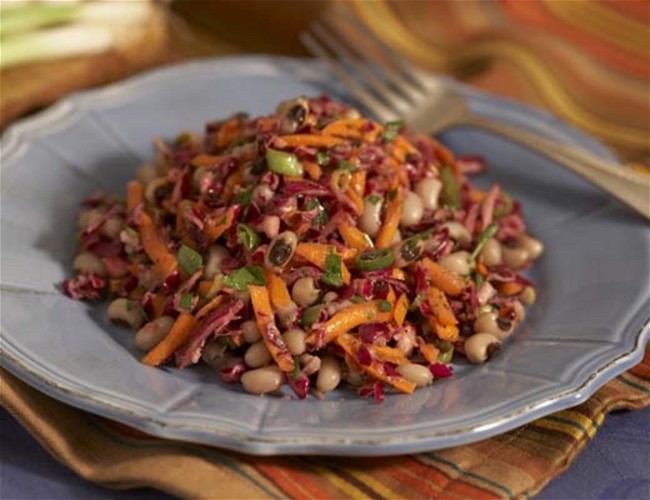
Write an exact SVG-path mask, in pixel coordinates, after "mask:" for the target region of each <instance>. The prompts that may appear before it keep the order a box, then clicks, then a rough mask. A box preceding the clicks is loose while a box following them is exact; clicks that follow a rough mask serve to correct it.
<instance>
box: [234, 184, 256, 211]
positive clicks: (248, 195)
mask: <svg viewBox="0 0 650 500" xmlns="http://www.w3.org/2000/svg"><path fill="white" fill-rule="evenodd" d="M253 189H254V186H248V187H247V188H246V189H244V190H243V191H240V192H239V193H237V195H236V196H235V197H234V198H233V200H232V202H233V203H236V204H238V205H243V206H244V207H247V206H248V205H250V204H251V201H252V199H253Z"/></svg>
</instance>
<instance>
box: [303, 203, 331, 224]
mask: <svg viewBox="0 0 650 500" xmlns="http://www.w3.org/2000/svg"><path fill="white" fill-rule="evenodd" d="M315 208H317V209H318V215H316V217H314V218H313V219H312V221H311V225H312V226H313V227H317V226H324V225H325V224H327V222H328V221H329V220H330V216H329V214H328V213H327V210H325V207H324V206H323V205H321V203H320V201H318V200H317V199H313V200H310V201H309V202H308V203H307V204H306V205H305V210H307V211H310V210H314V209H315Z"/></svg>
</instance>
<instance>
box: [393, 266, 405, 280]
mask: <svg viewBox="0 0 650 500" xmlns="http://www.w3.org/2000/svg"><path fill="white" fill-rule="evenodd" d="M393 278H395V279H396V280H402V281H404V280H405V279H406V273H405V272H404V271H402V270H401V269H400V268H399V267H396V268H394V269H393Z"/></svg>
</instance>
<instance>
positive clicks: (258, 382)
mask: <svg viewBox="0 0 650 500" xmlns="http://www.w3.org/2000/svg"><path fill="white" fill-rule="evenodd" d="M283 381H284V373H283V372H282V370H280V368H278V367H277V366H264V367H262V368H256V369H255V370H248V371H246V372H244V373H243V374H242V376H241V384H242V386H243V387H244V390H245V391H246V392H248V393H250V394H268V393H269V392H274V391H277V390H278V389H279V388H280V386H282V382H283Z"/></svg>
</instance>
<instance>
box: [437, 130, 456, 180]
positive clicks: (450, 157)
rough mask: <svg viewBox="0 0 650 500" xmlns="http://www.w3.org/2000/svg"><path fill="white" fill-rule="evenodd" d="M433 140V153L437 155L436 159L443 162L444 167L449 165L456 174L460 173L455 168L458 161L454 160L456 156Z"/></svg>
mask: <svg viewBox="0 0 650 500" xmlns="http://www.w3.org/2000/svg"><path fill="white" fill-rule="evenodd" d="M431 140H432V141H433V153H434V154H435V155H436V157H437V158H438V159H439V160H440V161H441V162H442V164H443V165H449V166H450V167H452V168H453V169H454V172H455V173H458V169H457V168H456V166H455V163H456V160H455V158H454V154H453V153H452V152H451V151H450V150H449V149H447V148H446V147H445V146H443V145H442V144H440V143H439V142H438V141H436V140H435V139H433V138H431Z"/></svg>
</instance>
